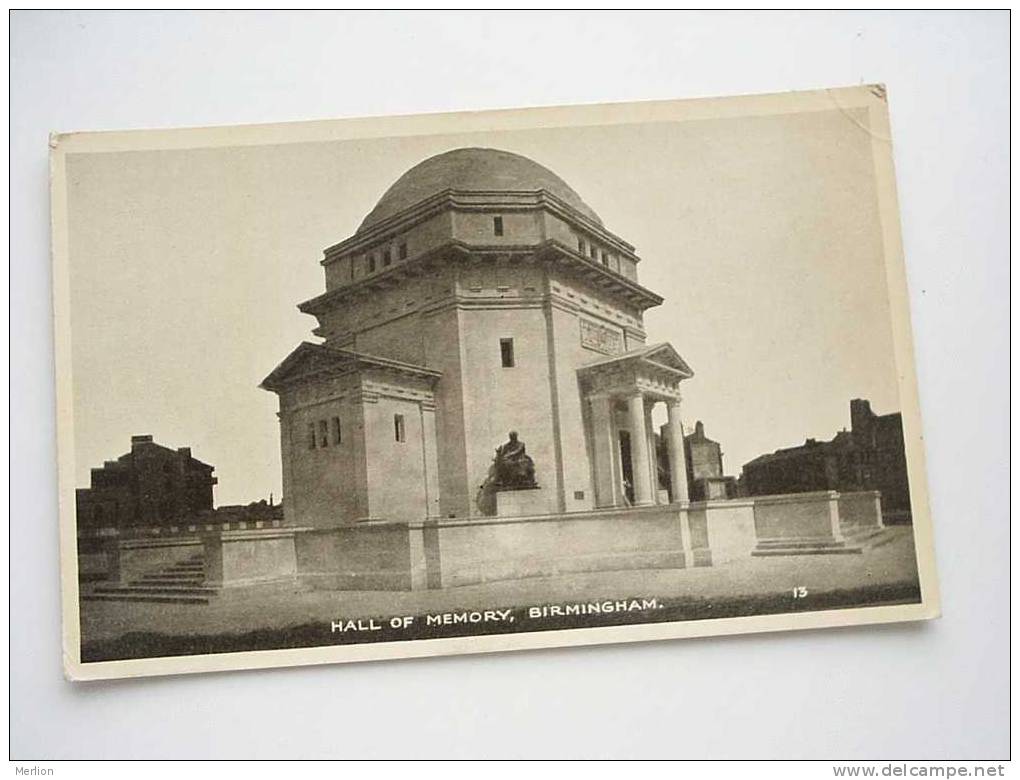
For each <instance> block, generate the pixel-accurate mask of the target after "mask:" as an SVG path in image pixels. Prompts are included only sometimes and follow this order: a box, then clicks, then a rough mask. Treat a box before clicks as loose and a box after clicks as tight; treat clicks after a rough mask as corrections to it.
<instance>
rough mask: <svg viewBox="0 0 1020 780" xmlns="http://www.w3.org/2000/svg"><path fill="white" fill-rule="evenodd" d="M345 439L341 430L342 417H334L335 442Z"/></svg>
mask: <svg viewBox="0 0 1020 780" xmlns="http://www.w3.org/2000/svg"><path fill="white" fill-rule="evenodd" d="M342 441H343V435H342V434H341V432H340V418H339V417H334V418H333V443H334V444H339V443H340V442H342Z"/></svg>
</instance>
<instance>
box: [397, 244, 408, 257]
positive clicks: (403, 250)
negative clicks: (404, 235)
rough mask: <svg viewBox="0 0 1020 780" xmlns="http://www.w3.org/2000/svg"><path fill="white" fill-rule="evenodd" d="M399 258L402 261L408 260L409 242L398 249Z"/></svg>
mask: <svg viewBox="0 0 1020 780" xmlns="http://www.w3.org/2000/svg"><path fill="white" fill-rule="evenodd" d="M397 257H399V258H400V259H401V260H406V259H407V242H406V241H404V242H403V243H402V244H401V245H400V248H399V249H397Z"/></svg>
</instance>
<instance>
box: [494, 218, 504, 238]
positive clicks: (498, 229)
mask: <svg viewBox="0 0 1020 780" xmlns="http://www.w3.org/2000/svg"><path fill="white" fill-rule="evenodd" d="M492 232H493V233H495V234H496V235H497V236H501V235H503V218H502V217H493V218H492Z"/></svg>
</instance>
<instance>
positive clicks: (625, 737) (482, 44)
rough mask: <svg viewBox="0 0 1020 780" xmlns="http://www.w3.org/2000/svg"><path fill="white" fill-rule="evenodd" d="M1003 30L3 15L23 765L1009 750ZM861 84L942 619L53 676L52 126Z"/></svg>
mask: <svg viewBox="0 0 1020 780" xmlns="http://www.w3.org/2000/svg"><path fill="white" fill-rule="evenodd" d="M1008 25H1009V20H1008V16H1007V15H1006V14H1005V13H974V14H966V13H919V14H907V13H884V14H883V13H862V14H849V13H815V14H795V13H794V14H769V13H762V14H737V13H733V14H721V13H715V14H713V13H707V14H706V13H699V14H637V15H632V14H613V15H607V14H601V15H577V14H567V13H563V14H552V13H534V14H465V13H451V14H445V15H434V14H433V15H430V14H393V13H391V14H383V15H372V14H359V15H342V14H316V13H306V14H293V15H292V14H274V13H256V14H245V15H232V14H228V13H206V14H172V13H142V14H128V13H69V12H64V13H43V12H15V14H14V16H13V18H12V21H11V46H12V52H11V58H12V59H11V111H12V119H11V131H12V139H11V177H12V182H11V193H12V198H11V289H12V296H13V297H12V301H11V322H12V333H13V341H12V343H11V353H12V354H11V361H12V377H11V382H12V386H11V406H12V410H13V413H12V419H11V437H12V443H11V447H12V453H13V454H14V457H12V466H11V467H12V473H11V482H12V492H11V550H12V551H13V555H12V561H11V621H12V623H11V625H12V632H13V634H12V636H13V641H12V647H11V664H12V670H11V671H12V680H11V697H12V702H11V705H12V710H11V717H12V723H11V729H12V734H11V751H12V757H13V758H15V759H22V760H32V759H34V760H43V759H55V758H99V757H119V758H129V757H130V758H207V757H208V758H212V757H219V758H227V757H232V758H245V757H249V758H255V757H293V758H317V757H322V758H326V757H335V758H356V757H390V758H400V757H676V758H745V757H746V758H809V757H810V758H832V759H837V758H844V759H846V758H873V759H880V758H881V759H892V758H901V759H937V758H946V759H993V758H1004V757H1006V756H1007V754H1008V688H1009V677H1008V675H1009V670H1008V644H1009V634H1008V632H1009V624H1008V614H1009V613H1008V593H1009V579H1008V574H1009V570H1008V566H1009V509H1008V506H1007V503H1006V501H1005V500H1004V495H1005V486H1006V485H1007V484H1008V479H1009V466H1008V462H1009V461H1008V458H1009V453H1008V449H1007V443H1008V433H1007V426H1006V424H1005V423H1006V420H1007V419H1008V414H1009V409H1008V401H1007V396H1008V382H1009V380H1008V376H1007V373H1006V372H1007V366H1008V354H1009V351H1008V348H1009V343H1008V338H1009V336H1008V317H1009V311H1008V305H1009V303H1008V283H1009V255H1008V233H1007V229H1008V202H1009V191H1008V181H1009V169H1008V166H1009V156H1008V154H1009V148H1008V111H1009V95H1008V64H1009V61H1008V57H1009V53H1008V40H1009V29H1008ZM867 82H884V83H885V84H886V85H887V86H888V88H889V99H890V111H891V117H892V125H893V137H894V143H895V157H896V166H897V175H898V181H899V191H900V192H899V194H900V203H901V215H902V221H903V235H904V244H905V252H906V261H907V270H908V277H909V284H910V291H911V305H912V319H913V324H914V338H915V349H916V355H917V362H918V366H917V370H918V375H919V381H920V388H921V389H920V395H921V407H922V413H923V417H924V421H925V431H926V437H927V454H928V470H929V481H930V494H931V502H932V511H933V517H934V526H935V540H936V548H937V553H938V565H939V572H940V581H941V586H942V593H943V611H944V617H943V618H942V619H940V620H938V621H935V622H931V623H928V624H924V625H899V626H884V627H861V628H852V629H839V630H829V631H816V632H808V633H787V634H774V635H765V636H748V637H738V638H719V639H703V640H687V641H677V642H664V643H654V644H646V645H632V646H615V647H614V646H606V647H599V648H586V649H564V650H556V651H543V652H527V653H517V654H507V655H503V656H487V657H486V656H478V657H460V658H447V659H435V660H426V661H399V662H388V663H375V664H359V665H348V666H324V667H316V668H306V669H289V670H278V671H261V672H236V673H228V674H216V675H199V676H191V677H178V678H164V679H149V680H141V681H124V682H114V683H104V684H98V683H93V684H88V685H72V684H70V683H68V682H65V681H64V679H63V677H62V674H61V664H60V604H59V596H58V560H57V549H58V545H57V520H56V517H57V512H56V501H55V494H56V477H55V454H54V439H55V432H54V416H53V404H54V400H53V376H52V372H53V365H52V327H51V320H50V318H51V314H52V308H51V304H50V268H49V257H48V251H49V229H48V192H47V186H48V183H47V146H46V142H47V134H48V132H49V131H51V130H60V131H70V130H93V129H126V128H145V127H172V126H187V125H206V124H235V123H248V122H278V121H289V120H302V119H326V118H337V117H346V116H364V115H379V114H393V113H416V112H429V111H446V110H458V109H479V108H503V107H521V106H529V105H551V104H558V103H582V102H598V101H609V100H612V101H623V100H639V99H660V98H681V97H703V96H713V95H726V94H740V93H752V92H775V91H785V90H793V89H813V88H820V87H831V86H843V85H852V84H858V83H867ZM225 335H228V334H225Z"/></svg>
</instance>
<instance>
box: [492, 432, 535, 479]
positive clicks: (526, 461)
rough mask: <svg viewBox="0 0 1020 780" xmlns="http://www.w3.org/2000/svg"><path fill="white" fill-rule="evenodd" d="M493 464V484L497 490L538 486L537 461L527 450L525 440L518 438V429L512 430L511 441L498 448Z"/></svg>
mask: <svg viewBox="0 0 1020 780" xmlns="http://www.w3.org/2000/svg"><path fill="white" fill-rule="evenodd" d="M492 466H493V468H492V472H491V474H492V477H493V479H492V482H491V485H492V487H494V488H495V489H497V490H527V489H528V488H537V487H538V484H537V483H536V482H535V463H534V461H533V460H532V459H531V458H530V457H528V455H527V453H526V452H525V449H524V442H523V441H521V440H520V439H518V438H517V431H510V441H508V442H506V443H505V444H501V445H500V446H499V447H497V448H496V457H495V458H493V460H492Z"/></svg>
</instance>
